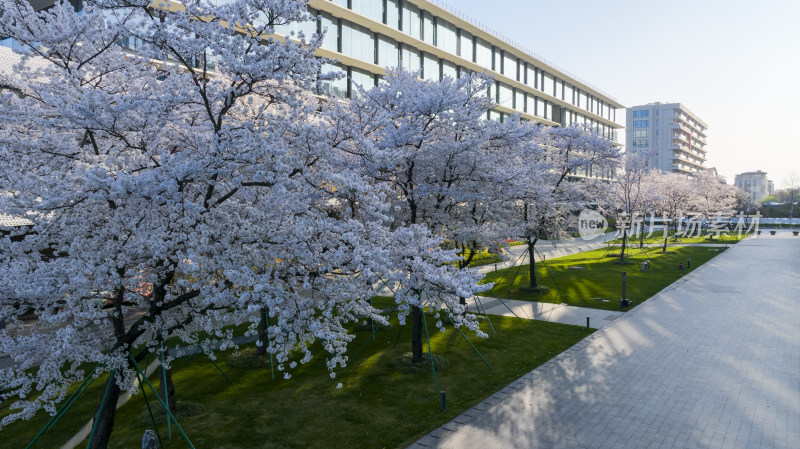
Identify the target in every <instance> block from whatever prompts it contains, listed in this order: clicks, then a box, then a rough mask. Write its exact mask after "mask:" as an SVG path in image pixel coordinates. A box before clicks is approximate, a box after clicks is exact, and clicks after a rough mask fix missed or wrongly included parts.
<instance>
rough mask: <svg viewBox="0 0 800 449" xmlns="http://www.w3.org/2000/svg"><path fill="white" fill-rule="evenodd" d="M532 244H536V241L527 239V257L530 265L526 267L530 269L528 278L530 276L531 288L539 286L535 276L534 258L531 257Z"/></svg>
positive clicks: (532, 252) (532, 253) (532, 254)
mask: <svg viewBox="0 0 800 449" xmlns="http://www.w3.org/2000/svg"><path fill="white" fill-rule="evenodd" d="M534 245H536V242H531V241H530V240H528V258H529V259H530V262H531V263H530V265H529V266H528V268H529V269H530V273H529V275H530V278H531V282H530V287H531V288H537V287H539V282H538V280H537V278H536V259H535V258H534V257H533V256H534Z"/></svg>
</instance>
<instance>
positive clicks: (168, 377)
mask: <svg viewBox="0 0 800 449" xmlns="http://www.w3.org/2000/svg"><path fill="white" fill-rule="evenodd" d="M158 375H159V380H160V383H161V398H162V399H163V400H164V402H166V403H167V407H168V408H169V412H170V413H172V414H173V415H174V414H175V413H178V402H177V400H176V399H175V384H174V383H172V370H171V369H168V370H165V369H164V366H163V365H162V366H161V367H160V368H159V370H158Z"/></svg>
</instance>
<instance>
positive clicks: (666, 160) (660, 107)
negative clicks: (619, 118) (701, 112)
mask: <svg viewBox="0 0 800 449" xmlns="http://www.w3.org/2000/svg"><path fill="white" fill-rule="evenodd" d="M626 122H627V135H626V139H625V141H626V146H627V148H628V150H629V151H634V152H647V153H649V154H651V157H650V160H649V162H648V166H649V168H651V169H653V168H655V169H658V170H661V171H663V172H677V173H684V174H686V175H692V174H693V173H697V172H700V171H702V170H703V169H704V168H705V167H703V164H704V163H705V161H706V129H708V125H706V123H705V122H704V121H702V120H700V118H699V117H697V116H696V115H695V114H694V113H692V111H690V110H689V109H688V108H687V107H686V106H684V105H683V104H681V103H650V104H646V105H642V106H633V107H630V108H628V110H627V113H626Z"/></svg>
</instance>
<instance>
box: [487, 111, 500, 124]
mask: <svg viewBox="0 0 800 449" xmlns="http://www.w3.org/2000/svg"><path fill="white" fill-rule="evenodd" d="M489 120H494V121H496V122H499V121H500V113H499V112H497V111H494V110H492V111H489Z"/></svg>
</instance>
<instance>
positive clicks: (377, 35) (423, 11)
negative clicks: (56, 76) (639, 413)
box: [0, 0, 624, 177]
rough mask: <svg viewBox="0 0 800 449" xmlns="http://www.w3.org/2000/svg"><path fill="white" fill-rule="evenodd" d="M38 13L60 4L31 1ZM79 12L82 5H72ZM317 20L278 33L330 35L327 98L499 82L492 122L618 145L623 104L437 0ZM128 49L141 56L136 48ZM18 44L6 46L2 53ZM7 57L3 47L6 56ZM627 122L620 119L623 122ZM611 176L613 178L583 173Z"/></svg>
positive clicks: (315, 8) (329, 8)
mask: <svg viewBox="0 0 800 449" xmlns="http://www.w3.org/2000/svg"><path fill="white" fill-rule="evenodd" d="M31 1H32V3H34V4H36V5H37V7H40V6H47V5H46V4H52V2H53V0H31ZM73 1H74V2H75V4H76V5H79V4H80V0H73ZM308 8H309V12H311V14H312V15H314V16H316V17H317V20H316V21H311V22H304V23H295V24H292V25H290V26H280V27H278V28H276V30H275V31H276V33H278V34H282V35H288V36H291V33H298V32H303V33H304V34H305V35H306V36H310V35H312V34H313V33H317V32H322V31H324V32H325V37H324V39H323V41H322V46H321V48H320V49H319V51H318V54H319V55H320V56H324V57H327V58H330V59H333V60H336V64H334V65H330V66H327V67H326V70H329V71H336V72H340V73H342V74H343V75H344V76H342V77H341V78H339V79H337V80H334V81H327V82H325V83H322V85H321V90H322V91H321V92H319V93H321V94H328V95H334V96H339V97H343V98H352V97H353V96H354V95H358V89H357V88H356V86H357V85H360V86H365V87H367V88H368V87H370V86H372V85H376V84H377V83H378V80H379V79H380V78H381V77H382V76H383V75H384V74H385V72H386V68H387V67H398V66H400V67H404V68H406V69H408V70H410V71H418V72H419V76H420V78H422V79H423V80H440V79H442V78H443V77H444V76H451V77H458V76H460V74H461V73H463V72H465V71H476V72H484V71H485V72H486V73H488V74H489V75H491V76H492V77H493V78H494V81H495V82H494V85H493V86H492V87H491V88H490V90H489V92H488V95H490V96H491V97H492V98H493V99H494V100H495V101H496V103H497V106H496V107H495V108H493V110H492V111H490V112H489V113H488V114H487V118H490V119H496V120H501V121H502V120H504V118H505V117H507V116H508V115H509V114H519V115H520V116H521V117H522V118H523V119H526V120H532V121H536V122H541V123H544V124H547V125H553V126H558V125H560V126H568V125H572V124H578V125H587V126H589V127H591V128H592V129H595V130H596V131H597V132H598V133H599V134H601V135H602V136H604V137H606V138H608V139H611V140H613V141H615V142H618V143H621V142H619V141H618V130H620V129H622V128H624V126H623V125H621V124H619V123H618V122H617V110H618V109H620V108H624V106H623V105H622V104H620V103H619V102H618V101H617V100H615V99H614V98H613V97H611V96H610V95H608V94H606V93H604V92H602V91H601V90H599V89H597V88H595V87H593V86H591V85H590V84H588V83H586V82H585V81H582V80H580V79H579V78H577V77H575V76H573V75H570V74H569V73H568V72H566V71H565V70H563V69H561V68H559V67H558V66H556V65H555V64H552V63H549V62H547V61H545V60H544V59H543V58H541V57H539V56H537V55H535V54H534V53H533V52H531V51H529V50H527V49H525V48H524V47H522V46H519V45H517V44H515V43H513V42H511V41H510V40H508V39H506V38H504V37H503V36H502V35H500V34H498V33H496V32H494V31H492V30H490V29H487V28H485V27H483V26H481V25H478V24H477V23H476V22H473V21H472V20H470V19H468V18H466V17H465V16H463V15H462V14H460V13H459V12H457V11H455V10H453V9H451V8H450V7H449V6H447V5H445V4H443V3H440V2H438V1H426V0H309V1H308ZM121 43H122V45H124V46H127V47H130V48H131V49H132V50H135V46H136V45H137V43H136V42H133V41H129V40H125V39H123V40H122V41H121ZM2 46H6V47H13V42H9V41H8V40H6V42H5V43H4V42H3V41H2V40H0V47H2ZM2 50H4V49H3V48H0V51H2ZM620 120H621V117H620ZM575 175H576V176H581V175H582V176H592V177H609V176H611V174H610V173H588V172H587V173H582V174H580V173H576V174H575Z"/></svg>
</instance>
